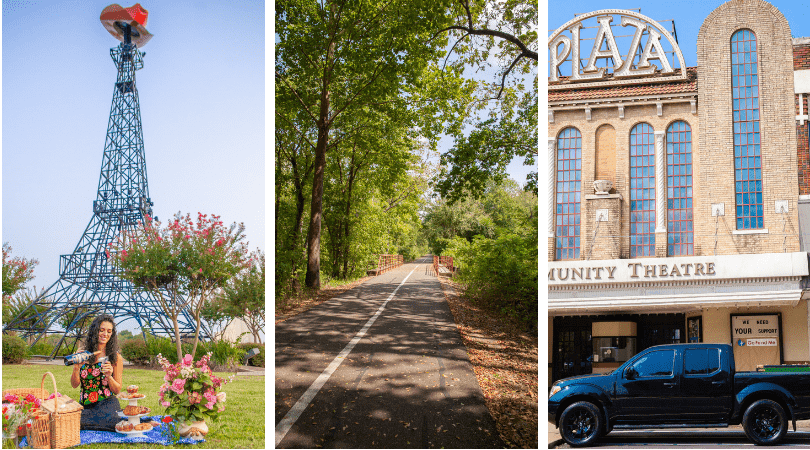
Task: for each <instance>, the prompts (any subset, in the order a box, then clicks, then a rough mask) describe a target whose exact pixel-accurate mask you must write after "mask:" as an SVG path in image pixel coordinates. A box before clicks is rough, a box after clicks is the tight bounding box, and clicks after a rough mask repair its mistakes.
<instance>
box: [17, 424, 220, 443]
mask: <svg viewBox="0 0 810 450" xmlns="http://www.w3.org/2000/svg"><path fill="white" fill-rule="evenodd" d="M163 417H164V416H152V417H151V418H149V417H146V419H149V420H154V421H156V422H160V426H159V427H155V428H152V431H147V432H145V433H144V436H143V437H130V436H127V435H124V434H120V433H116V432H114V431H95V430H81V431H80V432H79V437H80V438H81V444H80V445H85V444H101V443H107V442H115V443H119V444H127V443H132V444H140V443H149V444H160V445H171V444H170V443H169V441H168V439H166V438H165V437H163V435H161V429H164V428H166V427H167V425H166V424H165V423H163V422H161V419H163ZM27 439H28V438H23V439H22V440H21V441H20V448H23V447H27V446H28V442H27ZM199 442H205V441H204V440H202V441H195V440H193V439H190V438H180V440H179V441H178V442H177V443H178V444H197V443H199Z"/></svg>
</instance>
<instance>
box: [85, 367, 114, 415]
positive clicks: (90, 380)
mask: <svg viewBox="0 0 810 450" xmlns="http://www.w3.org/2000/svg"><path fill="white" fill-rule="evenodd" d="M79 381H81V386H82V391H81V394H79V403H81V404H82V405H84V406H88V405H92V404H94V403H97V402H100V401H102V400H104V399H106V398H108V397H111V396H112V395H113V393H112V392H111V391H110V386H109V385H108V381H107V375H104V374H103V373H102V372H101V363H95V364H89V363H84V364H82V366H81V368H80V371H79Z"/></svg>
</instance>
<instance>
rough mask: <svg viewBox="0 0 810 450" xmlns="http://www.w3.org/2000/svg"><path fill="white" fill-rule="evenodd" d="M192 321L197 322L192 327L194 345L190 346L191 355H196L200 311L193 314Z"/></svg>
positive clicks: (198, 339) (198, 340)
mask: <svg viewBox="0 0 810 450" xmlns="http://www.w3.org/2000/svg"><path fill="white" fill-rule="evenodd" d="M194 321H195V323H196V324H197V326H196V327H194V328H195V329H194V345H193V346H192V347H191V357H192V358H194V357H196V356H197V343H198V342H200V313H196V314H194Z"/></svg>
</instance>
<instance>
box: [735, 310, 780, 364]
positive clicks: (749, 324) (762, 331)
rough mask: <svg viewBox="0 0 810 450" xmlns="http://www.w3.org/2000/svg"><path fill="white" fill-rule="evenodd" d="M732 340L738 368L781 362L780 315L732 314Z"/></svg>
mask: <svg viewBox="0 0 810 450" xmlns="http://www.w3.org/2000/svg"><path fill="white" fill-rule="evenodd" d="M731 342H732V344H733V345H734V359H735V361H736V363H737V370H756V368H757V366H759V365H767V364H780V363H781V357H780V351H779V315H777V314H773V315H771V314H769V315H758V316H746V315H739V316H731Z"/></svg>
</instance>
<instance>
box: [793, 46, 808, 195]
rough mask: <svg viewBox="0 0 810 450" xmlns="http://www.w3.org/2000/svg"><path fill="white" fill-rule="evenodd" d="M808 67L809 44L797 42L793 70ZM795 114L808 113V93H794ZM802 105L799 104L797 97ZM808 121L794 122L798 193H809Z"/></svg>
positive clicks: (806, 68)
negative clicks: (802, 122)
mask: <svg viewBox="0 0 810 450" xmlns="http://www.w3.org/2000/svg"><path fill="white" fill-rule="evenodd" d="M808 69H810V44H797V45H794V46H793V70H808ZM794 98H795V103H796V114H797V115H798V114H799V113H800V112H801V113H802V114H803V115H809V114H810V112H808V107H810V94H804V95H801V96H799V95H796V96H795V97H794ZM800 98H801V100H802V103H803V104H802V105H799V99H800ZM808 126H810V125H808V122H807V121H805V122H804V125H802V124H801V123H800V122H798V121H797V122H796V140H797V144H798V145H797V152H796V154H797V159H798V169H799V174H798V175H799V195H810V148H808Z"/></svg>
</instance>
